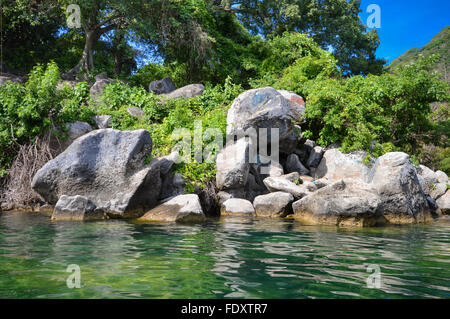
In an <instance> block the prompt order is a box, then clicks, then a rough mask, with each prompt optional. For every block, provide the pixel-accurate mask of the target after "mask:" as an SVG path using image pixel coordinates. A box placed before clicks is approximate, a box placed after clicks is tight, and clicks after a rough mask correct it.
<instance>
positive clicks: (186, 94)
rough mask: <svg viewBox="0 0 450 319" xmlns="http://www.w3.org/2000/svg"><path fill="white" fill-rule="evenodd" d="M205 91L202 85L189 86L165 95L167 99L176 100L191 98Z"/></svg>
mask: <svg viewBox="0 0 450 319" xmlns="http://www.w3.org/2000/svg"><path fill="white" fill-rule="evenodd" d="M204 90H205V86H204V85H203V84H190V85H186V86H183V87H181V88H179V89H176V90H175V91H172V92H170V93H169V94H167V95H166V97H167V98H169V99H177V98H185V99H187V98H191V97H196V96H198V95H201V94H202V93H203V91H204Z"/></svg>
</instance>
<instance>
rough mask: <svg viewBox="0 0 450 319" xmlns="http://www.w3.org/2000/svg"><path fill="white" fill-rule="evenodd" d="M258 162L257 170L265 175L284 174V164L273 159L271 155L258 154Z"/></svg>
mask: <svg viewBox="0 0 450 319" xmlns="http://www.w3.org/2000/svg"><path fill="white" fill-rule="evenodd" d="M256 162H257V163H256V164H254V166H255V169H256V170H257V172H258V173H259V174H260V175H261V176H263V177H264V178H265V177H269V176H274V177H275V176H281V175H283V174H284V170H283V166H281V164H280V163H279V162H277V161H274V160H272V159H271V158H270V157H267V156H262V155H258V159H257V161H256Z"/></svg>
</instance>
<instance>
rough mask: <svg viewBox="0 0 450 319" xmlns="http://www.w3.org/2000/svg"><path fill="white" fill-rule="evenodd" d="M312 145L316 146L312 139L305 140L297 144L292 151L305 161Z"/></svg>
mask: <svg viewBox="0 0 450 319" xmlns="http://www.w3.org/2000/svg"><path fill="white" fill-rule="evenodd" d="M314 147H316V143H315V142H314V141H311V140H306V141H305V142H304V143H303V144H302V145H300V146H297V148H296V149H295V150H294V153H295V154H297V155H298V157H299V159H300V161H302V162H303V163H306V162H307V161H308V158H309V154H311V151H312V150H313V148H314Z"/></svg>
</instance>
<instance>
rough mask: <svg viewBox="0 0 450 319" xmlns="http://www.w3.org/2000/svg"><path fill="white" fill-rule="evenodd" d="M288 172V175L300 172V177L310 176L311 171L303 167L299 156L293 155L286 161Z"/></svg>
mask: <svg viewBox="0 0 450 319" xmlns="http://www.w3.org/2000/svg"><path fill="white" fill-rule="evenodd" d="M285 166H286V171H287V172H288V173H293V172H298V173H299V174H300V175H308V174H309V169H307V168H306V167H305V166H303V164H302V162H300V159H299V158H298V155H296V154H291V155H289V156H288V158H287V160H286V165H285Z"/></svg>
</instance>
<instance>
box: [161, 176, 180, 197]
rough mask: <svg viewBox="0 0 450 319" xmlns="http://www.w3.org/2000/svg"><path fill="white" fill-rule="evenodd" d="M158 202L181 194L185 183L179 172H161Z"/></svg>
mask: <svg viewBox="0 0 450 319" xmlns="http://www.w3.org/2000/svg"><path fill="white" fill-rule="evenodd" d="M161 180H162V182H161V193H160V195H159V200H160V202H166V201H168V200H170V199H172V198H174V197H175V196H178V195H183V194H184V188H185V186H186V183H185V181H184V179H183V176H182V175H181V174H178V173H176V174H170V173H168V174H165V175H163V174H161Z"/></svg>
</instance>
